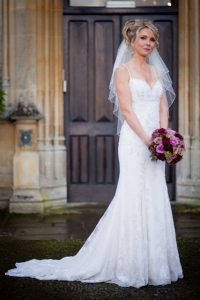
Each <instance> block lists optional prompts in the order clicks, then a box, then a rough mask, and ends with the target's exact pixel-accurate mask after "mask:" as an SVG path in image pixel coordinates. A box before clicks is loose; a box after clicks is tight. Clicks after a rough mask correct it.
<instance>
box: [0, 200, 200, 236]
mask: <svg viewBox="0 0 200 300" xmlns="http://www.w3.org/2000/svg"><path fill="white" fill-rule="evenodd" d="M106 207H107V206H106V205H104V206H98V207H95V206H89V207H88V206H86V207H84V206H83V207H72V208H71V207H70V209H65V210H57V211H53V212H52V211H50V212H47V213H45V214H44V215H18V214H8V213H5V214H1V215H0V240H64V239H69V238H74V239H77V238H78V239H86V238H87V237H88V236H89V235H90V233H91V232H92V231H93V229H94V227H95V226H96V224H97V223H98V221H99V219H100V218H101V216H102V215H103V213H104V211H105V209H106ZM172 211H173V218H174V224H175V229H176V234H177V237H178V238H180V237H182V238H197V237H200V211H199V208H197V207H192V208H191V207H190V209H188V207H187V206H179V207H178V208H177V206H172Z"/></svg>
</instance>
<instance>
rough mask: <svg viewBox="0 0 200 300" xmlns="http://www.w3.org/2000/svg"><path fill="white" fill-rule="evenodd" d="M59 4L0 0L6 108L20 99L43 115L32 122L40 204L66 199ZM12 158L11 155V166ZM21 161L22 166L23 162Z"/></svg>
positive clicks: (58, 0)
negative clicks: (36, 156) (35, 138)
mask: <svg viewBox="0 0 200 300" xmlns="http://www.w3.org/2000/svg"><path fill="white" fill-rule="evenodd" d="M62 5H63V1H62V0H35V1H32V0H20V1H18V0H4V1H3V24H4V30H3V36H4V44H3V55H4V63H3V84H4V89H5V90H6V93H7V98H6V104H7V107H10V110H11V109H15V108H16V106H17V105H18V103H19V102H23V103H24V105H26V106H27V105H28V104H30V103H33V104H35V105H36V107H37V108H38V110H39V111H40V112H41V113H42V114H43V116H44V118H43V119H42V120H40V121H39V122H38V123H36V124H35V126H36V128H37V131H38V133H37V136H38V138H37V145H36V148H37V151H36V152H37V155H38V156H39V186H40V194H41V196H42V199H43V204H44V207H50V206H60V205H65V204H66V197H67V195H66V191H67V189H66V147H65V138H64V129H63V124H64V118H63V92H62V68H63V26H62V20H63V12H62ZM10 126H13V125H12V124H11V125H10ZM2 129H3V128H2ZM15 132H16V134H17V131H15ZM34 151H35V150H34ZM18 152H20V151H18ZM18 154H19V153H18ZM23 154H24V153H23ZM27 155H29V154H27ZM15 157H16V155H15ZM0 160H1V159H0ZM15 161H16V159H15V158H14V161H13V163H14V165H15ZM20 163H21V164H22V165H21V167H20V168H23V160H20ZM14 169H15V166H14ZM16 174H17V173H16ZM13 176H14V180H16V178H15V177H16V176H15V175H13ZM17 176H18V175H17ZM15 182H17V181H15ZM11 184H12V183H11ZM0 189H1V186H0ZM11 199H12V201H13V197H11ZM12 211H13V210H12Z"/></svg>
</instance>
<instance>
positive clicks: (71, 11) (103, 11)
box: [63, 0, 178, 201]
mask: <svg viewBox="0 0 200 300" xmlns="http://www.w3.org/2000/svg"><path fill="white" fill-rule="evenodd" d="M94 14H95V15H97V14H98V15H110V14H112V15H118V16H123V15H130V16H131V15H135V14H137V15H138V17H139V16H142V17H145V15H147V17H148V15H154V16H156V18H158V16H159V15H162V20H163V17H164V16H166V20H167V16H169V15H171V16H173V15H174V16H175V17H176V20H177V19H178V0H172V6H171V7H169V6H167V7H162V6H160V7H159V6H157V7H137V8H133V9H130V8H129V9H125V8H120V9H119V8H118V9H116V8H102V7H70V6H69V1H68V0H63V15H64V16H65V15H68V16H69V15H94ZM121 19H122V18H121ZM177 22H178V20H177ZM121 25H122V24H121ZM173 29H174V32H173V36H174V37H177V26H175V28H173ZM65 43H66V41H65V39H64V44H65ZM65 46H66V45H64V47H65ZM173 52H174V53H175V54H174V55H175V56H176V59H175V62H176V63H174V65H173V73H174V80H173V85H174V87H175V91H177V98H176V101H175V103H174V104H173V110H174V111H175V114H176V116H173V118H175V120H174V124H175V125H174V127H175V128H174V129H178V42H177V43H173ZM64 101H65V103H66V94H64ZM174 106H175V108H174ZM65 108H66V106H64V110H65ZM64 124H65V126H64V127H65V128H66V118H64ZM65 136H67V134H66V129H65ZM66 146H67V145H66ZM167 168H168V166H167ZM171 168H172V171H171V172H168V173H169V174H170V173H171V175H170V176H171V177H170V176H168V178H166V181H167V183H168V189H169V194H170V195H172V196H171V199H170V200H171V201H175V199H176V169H175V166H172V167H171ZM68 180H69V177H68V176H67V181H68ZM170 181H171V182H172V184H171V185H169V182H170ZM68 182H69V181H68Z"/></svg>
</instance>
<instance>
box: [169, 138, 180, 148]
mask: <svg viewBox="0 0 200 300" xmlns="http://www.w3.org/2000/svg"><path fill="white" fill-rule="evenodd" d="M170 144H171V145H172V146H177V145H179V141H178V140H177V139H176V138H172V139H170Z"/></svg>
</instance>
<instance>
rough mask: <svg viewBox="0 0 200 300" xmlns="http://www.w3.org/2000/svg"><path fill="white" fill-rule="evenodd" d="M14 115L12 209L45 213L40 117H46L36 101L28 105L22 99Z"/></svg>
mask: <svg viewBox="0 0 200 300" xmlns="http://www.w3.org/2000/svg"><path fill="white" fill-rule="evenodd" d="M10 118H11V119H12V120H14V121H15V154H14V158H13V175H14V176H13V195H12V197H11V198H10V205H9V211H10V212H11V213H12V212H15V213H43V211H44V205H43V199H42V197H41V194H40V185H39V153H38V151H37V121H38V120H39V119H40V118H42V115H40V113H39V112H38V111H37V109H36V108H35V106H34V105H29V106H27V107H26V106H24V105H23V104H21V103H20V104H19V106H18V109H17V110H16V111H15V112H14V113H13V114H12V115H11V117H10Z"/></svg>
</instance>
